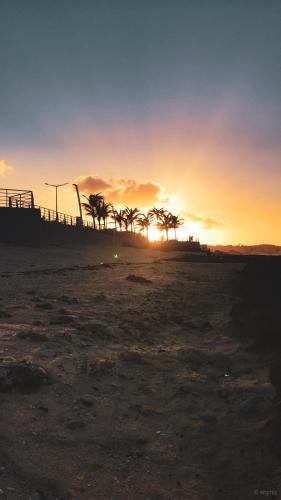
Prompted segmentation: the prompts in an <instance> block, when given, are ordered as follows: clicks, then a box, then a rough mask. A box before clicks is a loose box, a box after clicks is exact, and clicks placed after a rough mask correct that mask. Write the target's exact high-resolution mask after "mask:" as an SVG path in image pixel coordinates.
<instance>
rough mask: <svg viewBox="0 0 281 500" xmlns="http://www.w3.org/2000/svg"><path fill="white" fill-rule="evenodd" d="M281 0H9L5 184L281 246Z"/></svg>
mask: <svg viewBox="0 0 281 500" xmlns="http://www.w3.org/2000/svg"><path fill="white" fill-rule="evenodd" d="M280 61H281V2H280V1H279V0H270V1H268V0H243V1H242V0H241V1H240V0H236V1H235V2H232V1H231V0H212V1H209V0H208V1H204V0H149V1H147V0H142V1H141V2H140V1H137V0H128V1H127V0H118V1H116V0H110V1H109V0H100V1H99V0H79V1H78V0H25V1H24V2H23V1H22V0H0V68H1V77H0V187H10V188H23V189H24V188H25V189H33V191H34V193H35V201H36V202H37V204H38V205H42V206H46V207H50V208H54V204H55V197H54V191H53V190H52V188H48V187H47V186H45V184H44V182H49V183H57V184H58V183H64V182H69V186H66V187H64V188H61V189H60V193H59V209H60V210H61V211H62V212H66V213H70V214H77V213H78V207H77V203H76V198H75V193H74V191H73V189H72V186H71V185H72V183H73V182H78V183H79V185H80V189H81V191H82V193H84V194H89V193H90V192H97V191H102V192H103V193H104V194H105V196H106V199H107V200H108V201H112V202H114V203H115V204H117V205H120V206H121V205H124V204H130V205H132V206H138V207H139V208H140V209H142V210H145V209H147V208H150V207H151V206H153V205H157V206H164V207H166V208H167V209H169V210H172V211H173V212H175V213H176V214H180V215H181V216H182V217H184V218H185V221H186V222H185V234H190V233H192V234H194V235H195V236H198V237H200V239H201V240H202V241H203V242H205V243H210V244H214V243H219V244H223V243H226V244H239V243H241V244H255V243H275V244H281V229H280V228H281V195H280V192H281V189H280V187H281V166H280V152H281V140H280V139H281V137H280V135H281V113H280V111H281V99H280V88H281V62H280Z"/></svg>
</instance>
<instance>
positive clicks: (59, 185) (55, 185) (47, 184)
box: [45, 182, 69, 220]
mask: <svg viewBox="0 0 281 500" xmlns="http://www.w3.org/2000/svg"><path fill="white" fill-rule="evenodd" d="M45 184H46V186H51V187H54V188H55V189H56V220H58V188H59V187H62V186H66V185H67V184H69V183H68V182H64V183H63V184H49V183H48V182H45Z"/></svg>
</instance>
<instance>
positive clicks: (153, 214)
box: [148, 207, 165, 224]
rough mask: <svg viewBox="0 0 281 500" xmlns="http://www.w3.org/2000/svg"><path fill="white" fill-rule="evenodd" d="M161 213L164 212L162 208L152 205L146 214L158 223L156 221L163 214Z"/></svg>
mask: <svg viewBox="0 0 281 500" xmlns="http://www.w3.org/2000/svg"><path fill="white" fill-rule="evenodd" d="M163 213H165V210H164V208H156V207H153V208H152V209H151V210H149V212H148V216H149V217H151V219H153V218H154V217H155V219H156V224H158V222H159V220H160V218H161V216H162V215H163Z"/></svg>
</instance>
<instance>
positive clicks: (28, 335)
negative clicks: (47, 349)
mask: <svg viewBox="0 0 281 500" xmlns="http://www.w3.org/2000/svg"><path fill="white" fill-rule="evenodd" d="M17 337H18V338H19V339H21V340H32V341H34V342H47V341H48V340H49V339H48V337H47V335H46V334H45V333H37V332H32V331H31V332H24V331H22V332H19V333H17Z"/></svg>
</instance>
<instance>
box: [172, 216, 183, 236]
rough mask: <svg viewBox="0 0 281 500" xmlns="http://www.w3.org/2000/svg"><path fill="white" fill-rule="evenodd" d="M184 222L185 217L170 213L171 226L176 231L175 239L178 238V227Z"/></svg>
mask: <svg viewBox="0 0 281 500" xmlns="http://www.w3.org/2000/svg"><path fill="white" fill-rule="evenodd" d="M183 223H184V220H183V219H180V218H179V216H178V215H173V214H170V227H171V228H172V229H174V231H175V240H176V239H177V229H178V228H179V227H181V226H182V225H183Z"/></svg>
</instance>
